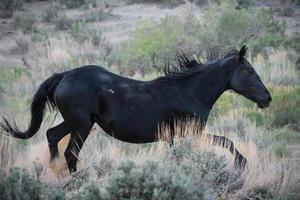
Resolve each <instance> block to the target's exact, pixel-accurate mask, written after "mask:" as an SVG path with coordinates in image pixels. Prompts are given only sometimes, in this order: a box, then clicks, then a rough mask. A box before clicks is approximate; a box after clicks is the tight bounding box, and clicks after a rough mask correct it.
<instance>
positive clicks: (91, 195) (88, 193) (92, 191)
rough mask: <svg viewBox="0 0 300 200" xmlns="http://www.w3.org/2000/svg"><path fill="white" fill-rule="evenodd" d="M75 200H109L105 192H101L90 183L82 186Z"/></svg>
mask: <svg viewBox="0 0 300 200" xmlns="http://www.w3.org/2000/svg"><path fill="white" fill-rule="evenodd" d="M74 199H76V200H93V199H97V200H104V199H107V200H108V199H109V198H108V197H107V194H106V193H105V191H103V190H101V189H100V188H99V187H98V186H97V185H96V183H94V182H92V183H89V184H87V185H86V186H84V188H83V190H81V191H79V192H78V193H77V194H76V195H75V196H74Z"/></svg>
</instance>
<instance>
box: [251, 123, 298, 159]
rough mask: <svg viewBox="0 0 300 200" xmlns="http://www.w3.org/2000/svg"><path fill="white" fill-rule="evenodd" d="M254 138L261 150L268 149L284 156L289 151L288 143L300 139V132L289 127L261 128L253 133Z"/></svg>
mask: <svg viewBox="0 0 300 200" xmlns="http://www.w3.org/2000/svg"><path fill="white" fill-rule="evenodd" d="M253 140H254V142H255V144H256V145H257V147H258V148H259V149H260V150H267V151H270V152H272V153H274V154H275V155H276V156H278V157H282V156H285V155H287V153H289V152H288V144H289V143H290V142H291V141H299V140H300V134H299V133H298V132H295V131H292V130H289V129H288V128H280V129H270V130H268V129H259V130H257V131H256V132H255V133H253Z"/></svg>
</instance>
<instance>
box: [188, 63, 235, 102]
mask: <svg viewBox="0 0 300 200" xmlns="http://www.w3.org/2000/svg"><path fill="white" fill-rule="evenodd" d="M228 67H229V66H227V65H226V66H225V65H222V66H221V65H220V64H218V63H215V64H213V65H212V66H207V70H206V71H205V72H204V73H203V75H201V74H200V75H198V76H194V77H192V79H194V80H192V81H191V82H193V83H192V86H191V87H193V94H194V96H195V97H196V98H197V99H198V101H200V102H202V103H203V104H205V105H207V106H208V107H209V108H211V107H212V106H213V105H214V104H215V102H216V101H217V100H218V98H219V97H220V96H221V95H222V94H223V92H225V91H226V90H227V89H228V85H229V82H230V72H228Z"/></svg>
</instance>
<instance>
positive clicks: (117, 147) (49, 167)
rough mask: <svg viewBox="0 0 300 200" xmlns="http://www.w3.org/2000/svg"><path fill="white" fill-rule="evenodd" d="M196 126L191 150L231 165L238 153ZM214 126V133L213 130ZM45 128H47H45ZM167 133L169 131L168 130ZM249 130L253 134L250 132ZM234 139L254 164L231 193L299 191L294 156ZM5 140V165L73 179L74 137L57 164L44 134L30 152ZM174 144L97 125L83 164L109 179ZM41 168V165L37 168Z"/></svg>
mask: <svg viewBox="0 0 300 200" xmlns="http://www.w3.org/2000/svg"><path fill="white" fill-rule="evenodd" d="M195 125H196V123H194V122H192V123H189V124H188V125H187V126H185V128H184V133H185V138H192V141H193V146H194V148H195V149H191V151H192V152H199V151H202V152H207V151H208V152H214V153H216V154H217V155H218V156H219V157H220V156H225V157H226V158H227V160H228V162H229V166H230V167H233V156H232V155H231V154H230V153H229V152H228V151H227V150H225V151H224V149H222V148H221V147H214V146H212V143H211V141H209V140H207V139H206V137H205V134H204V135H203V134H202V135H199V134H198V135H197V134H196V135H195V130H196V126H195ZM177 130H178V129H177ZM208 130H209V128H208ZM209 131H211V132H213V130H209ZM40 132H45V131H44V129H43V131H40ZM166 132H168V131H167V130H166ZM198 133H199V132H198ZM246 134H251V133H250V131H248V132H247V133H246ZM230 138H231V139H232V140H233V141H234V143H235V145H236V147H237V148H238V149H239V150H240V151H241V153H242V154H243V155H244V156H245V157H246V158H247V160H248V165H247V167H246V169H245V171H244V172H243V173H242V174H241V177H240V178H239V179H238V180H237V181H235V182H233V183H232V184H231V185H230V186H229V188H228V191H227V194H228V195H229V197H230V198H232V199H236V198H241V197H244V196H245V195H247V194H248V191H249V190H251V189H253V188H256V187H260V186H267V187H268V188H269V189H270V191H272V192H275V193H276V194H278V193H279V194H285V193H288V192H290V191H293V190H294V187H295V183H297V181H299V171H296V170H295V169H296V168H295V165H294V161H293V160H291V159H289V158H277V157H275V156H274V155H272V154H271V153H268V152H264V151H259V150H258V149H257V147H256V145H255V144H254V143H253V142H252V140H250V139H249V140H243V141H242V140H239V139H238V138H237V137H230ZM246 138H251V136H249V135H246ZM0 139H1V142H0V144H2V146H1V149H3V150H1V157H0V158H1V160H0V161H1V162H0V163H1V165H3V163H7V164H6V166H4V168H2V169H8V168H9V167H12V166H20V167H22V168H26V169H27V170H28V171H30V172H31V174H33V175H34V176H39V177H40V179H41V180H42V181H43V182H46V183H51V184H53V183H55V184H57V185H66V183H68V181H70V178H69V174H68V171H67V167H66V162H65V159H64V157H63V153H62V152H63V151H64V149H65V148H66V145H67V143H68V139H69V137H68V136H66V137H65V138H64V139H62V141H61V142H60V143H59V152H60V156H59V158H57V159H56V161H55V162H54V163H49V150H48V146H47V142H46V139H45V137H44V136H38V138H36V139H34V140H33V141H30V142H29V144H28V145H27V147H26V150H25V151H24V150H22V151H15V150H14V149H15V148H16V144H8V145H4V144H6V141H12V140H10V139H8V138H6V137H1V138H0ZM164 139H165V138H164ZM182 140H185V139H180V138H176V139H175V144H180V143H181V142H182ZM169 149H170V146H169V144H168V143H167V142H164V141H161V142H157V143H154V144H148V145H134V144H126V143H122V142H120V141H117V140H115V139H112V138H110V137H107V136H105V135H103V133H102V132H101V131H100V130H99V129H98V128H97V131H93V132H92V133H91V134H90V136H89V138H88V140H87V141H86V143H85V145H84V147H83V149H82V151H81V153H80V155H79V169H83V170H89V173H92V174H93V173H94V174H97V173H98V174H99V171H100V174H101V173H102V174H101V175H99V176H98V178H96V180H97V181H100V182H102V183H103V184H105V181H106V178H105V177H107V176H109V174H110V172H111V170H112V169H114V168H115V167H116V166H118V165H119V163H121V162H122V161H124V160H131V161H133V162H135V163H137V164H143V163H145V162H146V161H147V160H149V159H156V160H159V161H160V162H163V160H164V159H165V158H166V155H167V154H168V152H169ZM7 161H9V162H7ZM107 163H108V164H107ZM174 164H175V163H174ZM107 165H108V166H107ZM37 167H40V168H39V169H37ZM94 178H95V177H94Z"/></svg>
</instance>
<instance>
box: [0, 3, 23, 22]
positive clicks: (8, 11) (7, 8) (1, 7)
mask: <svg viewBox="0 0 300 200" xmlns="http://www.w3.org/2000/svg"><path fill="white" fill-rule="evenodd" d="M23 3H24V1H23V0H1V1H0V11H1V14H0V18H1V17H3V18H5V17H11V16H12V14H13V12H14V11H15V10H17V9H20V8H21V7H22V5H23Z"/></svg>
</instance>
